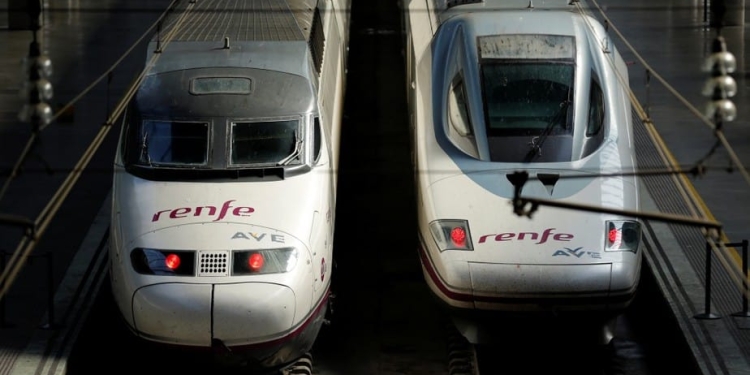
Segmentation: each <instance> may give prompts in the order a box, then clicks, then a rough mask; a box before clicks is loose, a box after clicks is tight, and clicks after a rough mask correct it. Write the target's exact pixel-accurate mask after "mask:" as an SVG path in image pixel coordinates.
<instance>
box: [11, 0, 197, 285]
mask: <svg viewBox="0 0 750 375" xmlns="http://www.w3.org/2000/svg"><path fill="white" fill-rule="evenodd" d="M177 1H178V0H174V1H173V2H172V3H171V4H170V6H169V7H168V8H167V10H166V11H164V13H163V14H162V16H161V17H159V19H158V20H157V21H156V22H155V23H154V25H157V24H158V23H159V22H161V20H162V19H163V18H164V17H165V16H166V15H167V14H168V13H169V12H170V11H171V10H172V7H173V6H174V4H175V3H176V2H177ZM193 6H194V3H190V5H188V6H187V8H186V10H185V11H184V12H183V13H182V15H181V16H180V18H179V19H178V20H177V21H176V22H175V27H173V28H172V29H171V30H170V33H168V34H167V36H165V38H164V41H163V42H162V43H163V47H162V48H165V47H166V46H167V45H168V44H169V42H170V41H171V39H172V37H173V36H174V34H175V33H176V32H177V30H178V29H179V28H180V25H181V23H182V20H183V19H184V18H185V17H186V15H187V14H188V13H189V12H190V10H191V9H192V8H193ZM154 25H152V26H151V27H150V28H149V31H147V32H146V33H144V36H145V35H148V33H150V30H153V27H154ZM142 39H143V37H141V39H139V42H137V43H136V44H135V45H137V44H138V43H140V40H142ZM132 49H133V48H132V47H131V48H130V49H129V51H132ZM159 56H160V54H155V55H154V56H152V58H151V60H150V61H149V63H148V64H147V65H146V67H145V68H144V69H143V70H142V71H141V73H140V75H139V76H138V78H137V79H136V80H135V82H134V83H133V84H132V85H131V86H130V88H129V90H128V91H127V92H126V94H125V95H124V96H123V97H122V99H121V100H120V102H119V103H118V105H117V106H116V108H115V110H114V111H113V112H112V114H111V115H110V116H109V118H108V120H107V122H106V123H105V124H103V126H102V127H101V128H100V130H99V132H98V133H97V134H96V136H95V137H94V139H93V141H92V142H91V144H90V145H89V147H88V148H87V149H86V150H85V151H84V153H83V155H82V156H81V158H80V159H79V161H78V163H76V166H75V167H74V169H73V172H71V173H70V174H68V176H67V178H66V179H65V181H63V183H62V184H61V186H60V187H59V188H58V190H57V192H56V193H55V194H54V196H53V197H52V198H51V199H50V201H49V202H48V203H47V205H46V206H45V208H44V209H43V210H42V212H41V213H40V214H39V215H38V216H37V218H36V220H34V224H35V225H34V230H33V231H32V233H27V235H25V236H23V237H22V239H21V241H20V242H19V244H18V246H17V247H16V249H15V251H14V252H13V254H12V255H11V258H10V259H9V260H8V262H7V263H6V267H5V269H4V270H3V273H2V274H1V275H0V285H2V289H0V298H3V296H4V295H5V294H6V293H7V291H8V290H9V289H10V287H11V286H12V284H13V281H14V280H15V279H16V277H17V276H18V273H19V272H20V270H21V268H22V267H23V265H24V263H25V262H26V259H27V258H28V257H29V255H30V254H31V252H32V251H33V250H34V248H35V246H36V244H37V243H38V242H39V240H40V237H41V236H42V234H43V233H44V232H45V230H46V229H47V227H48V226H49V224H50V222H51V221H52V219H53V217H54V215H55V213H57V211H58V210H59V208H60V206H61V205H62V203H63V202H64V201H65V199H66V198H67V195H68V194H69V193H70V191H71V189H72V188H73V186H74V185H75V183H76V182H77V180H78V178H79V177H80V175H81V173H82V172H83V170H85V168H86V166H87V165H88V163H89V162H90V161H91V158H92V157H93V156H94V154H95V153H96V151H97V150H98V149H99V146H100V145H101V144H102V142H103V141H104V139H105V137H106V135H107V133H109V130H110V129H111V128H112V126H111V125H112V124H113V123H114V121H115V119H117V118H118V117H119V116H120V114H121V113H122V111H124V108H125V107H126V106H127V103H128V102H129V101H130V99H131V98H132V97H133V95H135V92H136V90H137V87H138V86H139V84H140V82H141V81H142V80H143V77H145V75H146V74H147V73H148V72H149V71H150V70H151V68H152V67H153V65H154V63H155V62H156V60H157V59H158V58H159ZM121 60H122V59H120V60H118V63H119V61H121ZM104 76H106V74H105V75H104Z"/></svg>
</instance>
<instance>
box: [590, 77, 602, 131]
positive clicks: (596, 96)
mask: <svg viewBox="0 0 750 375" xmlns="http://www.w3.org/2000/svg"><path fill="white" fill-rule="evenodd" d="M589 96H590V97H589V121H588V125H587V126H586V136H587V137H591V136H593V135H596V134H598V133H599V131H600V130H601V129H602V124H603V123H604V98H603V97H602V88H601V87H599V83H598V82H596V80H592V81H591V91H590V95H589Z"/></svg>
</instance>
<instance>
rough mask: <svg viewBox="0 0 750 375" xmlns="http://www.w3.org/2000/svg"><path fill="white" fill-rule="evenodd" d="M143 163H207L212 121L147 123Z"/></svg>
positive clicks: (140, 140)
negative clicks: (209, 123) (210, 123)
mask: <svg viewBox="0 0 750 375" xmlns="http://www.w3.org/2000/svg"><path fill="white" fill-rule="evenodd" d="M140 137H141V139H139V140H138V143H139V147H140V151H141V153H140V157H139V162H140V163H141V164H147V165H152V166H153V165H176V166H179V165H189V166H194V165H205V164H206V163H207V162H208V124H207V123H205V122H180V121H153V120H146V121H144V122H143V128H142V129H141V135H140Z"/></svg>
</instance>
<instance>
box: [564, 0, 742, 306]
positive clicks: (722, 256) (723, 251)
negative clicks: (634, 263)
mask: <svg viewBox="0 0 750 375" xmlns="http://www.w3.org/2000/svg"><path fill="white" fill-rule="evenodd" d="M590 1H591V2H592V3H593V4H594V6H595V7H596V8H597V10H598V11H599V13H600V14H601V15H602V17H603V18H604V19H605V21H606V22H607V25H608V27H611V28H612V30H614V32H615V34H617V36H618V37H619V38H620V40H622V41H623V43H625V45H626V46H627V47H628V49H629V50H630V51H631V52H632V53H633V54H634V55H635V56H636V58H637V59H638V61H639V62H640V63H641V64H643V66H644V67H646V69H648V71H649V72H650V74H652V75H653V76H654V77H656V79H657V80H658V81H659V82H660V83H661V84H662V85H664V87H666V88H667V90H668V91H670V92H671V93H672V94H673V95H674V96H675V97H676V98H677V99H678V100H679V101H680V102H682V103H683V104H684V105H685V106H686V107H687V108H688V109H689V110H690V111H691V112H692V113H693V114H695V115H696V116H697V117H699V118H700V119H701V121H702V122H703V123H704V124H706V125H708V126H709V127H710V128H711V129H712V130H713V131H714V135H715V136H716V138H717V143H716V144H714V145H713V146H712V148H711V149H710V150H709V152H708V153H707V154H706V155H705V156H704V157H702V158H701V159H699V160H698V161H697V162H696V164H695V165H694V166H693V167H692V168H690V169H689V170H688V171H689V172H690V173H693V174H694V173H695V170H696V169H698V170H699V171H700V169H701V168H702V164H703V163H704V162H705V161H706V159H708V157H710V156H711V155H712V154H713V153H714V152H715V151H716V148H717V146H718V145H719V144H720V145H722V146H724V149H725V150H726V151H727V153H728V154H729V156H730V160H731V161H732V162H733V163H734V168H732V169H731V170H734V169H737V170H739V171H740V173H741V174H742V175H743V177H744V178H745V181H746V182H747V183H748V185H749V186H750V175H748V171H747V170H746V169H745V167H744V166H743V165H742V162H741V161H740V160H739V158H738V157H737V154H736V153H735V152H734V149H733V148H732V147H731V145H730V144H729V142H728V141H727V139H726V137H725V136H724V133H723V131H722V129H720V128H717V127H716V125H715V124H713V123H712V122H711V121H710V120H709V119H708V118H707V117H705V116H703V114H701V113H700V111H699V110H698V109H696V108H695V107H694V106H693V105H692V104H690V102H688V101H687V99H685V98H684V97H683V96H682V95H680V94H679V92H677V90H675V89H674V88H673V87H672V86H671V85H669V83H668V82H667V81H666V80H665V79H664V78H662V77H661V76H660V75H659V74H658V73H657V72H656V71H654V69H653V68H651V66H649V65H648V63H647V62H646V61H645V59H643V57H641V56H640V54H638V52H637V51H636V50H635V48H634V47H633V46H632V45H631V44H630V43H629V42H628V41H627V39H625V37H624V36H623V35H622V33H620V31H619V30H618V29H617V27H616V26H615V25H614V24H613V23H612V22H611V20H610V19H609V18H608V17H607V16H606V14H605V12H604V11H603V10H602V9H601V7H600V6H599V4H598V3H597V2H596V0H590ZM576 7H577V8H578V10H579V12H580V13H582V14H583V13H584V10H583V8H582V6H581V5H580V3H578V2H576ZM588 26H589V27H591V26H590V25H588ZM609 60H610V64H614V62H613V61H612V60H611V59H609ZM615 71H616V70H615ZM617 76H618V79H619V80H620V81H621V82H623V81H624V79H623V78H622V77H621V75H620V74H619V73H618V74H617ZM628 91H629V95H630V98H631V100H630V101H631V103H632V104H633V106H634V107H635V109H636V111H637V112H638V114H639V116H641V118H642V119H643V122H644V127H645V128H646V130H647V131H648V133H649V136H650V137H651V139H653V140H655V141H657V142H659V143H661V144H662V146H664V145H663V141H661V137H660V136H659V135H658V132H657V131H656V129H655V128H654V126H653V123H652V122H651V120H650V119H649V118H648V116H647V115H646V113H645V111H643V108H642V107H641V106H640V103H639V102H638V101H637V100H636V98H635V94H634V93H633V92H632V90H630V89H629V90H628ZM663 148H665V147H656V149H657V150H658V151H659V154H660V156H661V158H662V160H663V161H664V162H665V164H666V165H667V166H668V168H670V169H672V168H673V166H675V165H677V163H676V161H675V160H674V159H673V158H672V157H670V155H667V154H665V153H664V151H663V150H662V149H663ZM675 172H677V173H675V174H674V175H672V178H673V179H674V180H675V182H676V186H677V187H678V190H679V191H680V195H681V196H682V197H683V200H684V201H685V203H687V206H688V209H689V210H690V212H691V213H692V214H693V215H694V216H696V217H703V218H706V219H708V220H713V217H710V216H711V215H709V214H707V213H706V212H704V210H702V209H700V205H698V204H696V203H695V202H694V198H691V197H693V195H692V194H689V193H688V192H687V188H686V185H687V184H688V183H689V182H688V181H687V179H686V177H685V175H686V174H687V173H679V172H682V171H680V170H679V169H678V170H675ZM635 174H639V173H638V172H636V173H635ZM698 211H701V212H700V215H698V214H699V213H698ZM701 232H702V234H703V236H704V237H705V238H706V240H707V241H708V243H709V244H710V245H711V249H712V252H713V253H714V254H715V255H716V257H717V259H718V260H719V262H720V263H721V265H722V267H723V268H724V269H725V270H726V271H727V272H728V274H729V276H730V278H731V279H732V281H733V282H734V283H735V284H737V287H738V288H739V289H740V290H742V293H743V294H746V295H747V296H748V297H750V293H748V291H747V290H745V289H744V288H743V283H744V282H746V281H745V279H746V276H745V274H744V271H743V270H742V269H741V267H740V262H739V260H738V256H737V254H736V253H734V252H731V251H729V249H727V247H726V246H725V245H724V242H728V239H727V238H726V235H725V233H724V232H723V231H721V232H720V233H719V238H722V241H721V242H719V244H717V241H716V239H715V238H714V237H713V236H712V233H711V232H709V231H708V230H707V229H706V228H705V227H702V228H701ZM732 254H733V255H735V258H737V259H734V261H732V258H730V257H731V255H732Z"/></svg>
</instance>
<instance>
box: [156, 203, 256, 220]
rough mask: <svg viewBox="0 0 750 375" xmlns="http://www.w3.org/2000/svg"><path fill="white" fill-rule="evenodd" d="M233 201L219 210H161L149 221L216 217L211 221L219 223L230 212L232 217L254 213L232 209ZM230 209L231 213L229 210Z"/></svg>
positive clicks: (208, 207)
mask: <svg viewBox="0 0 750 375" xmlns="http://www.w3.org/2000/svg"><path fill="white" fill-rule="evenodd" d="M232 202H234V200H228V201H226V202H224V204H223V205H222V206H221V208H220V209H217V208H216V206H197V207H180V208H174V209H169V210H161V211H158V212H156V213H155V214H154V216H153V217H152V218H151V221H152V222H154V221H159V220H160V219H162V218H168V219H181V218H185V217H188V216H209V217H210V216H216V219H214V220H213V221H219V220H221V219H223V218H224V217H225V216H226V215H227V213H229V212H231V214H232V215H233V216H250V214H251V213H253V212H254V211H255V209H254V208H252V207H244V206H239V207H232V204H231V203H232ZM230 208H231V209H232V210H231V211H230V210H229V209H230ZM217 211H218V213H217Z"/></svg>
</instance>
